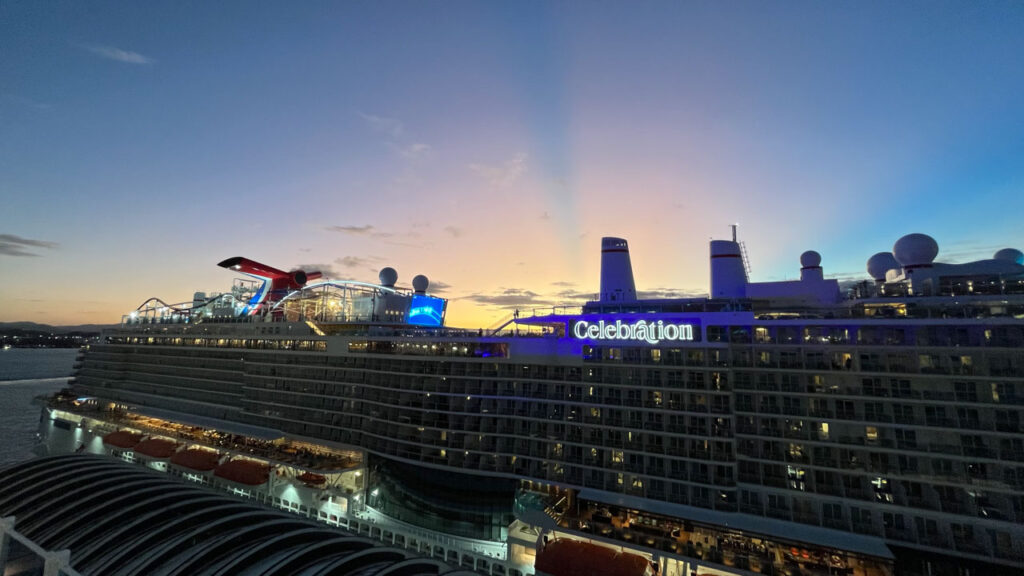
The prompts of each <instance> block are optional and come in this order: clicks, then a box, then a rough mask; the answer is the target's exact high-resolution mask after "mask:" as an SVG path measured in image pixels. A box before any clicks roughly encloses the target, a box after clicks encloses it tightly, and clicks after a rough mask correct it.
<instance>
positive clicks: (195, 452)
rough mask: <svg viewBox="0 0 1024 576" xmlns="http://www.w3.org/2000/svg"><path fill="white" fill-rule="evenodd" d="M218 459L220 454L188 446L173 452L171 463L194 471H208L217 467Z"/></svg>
mask: <svg viewBox="0 0 1024 576" xmlns="http://www.w3.org/2000/svg"><path fill="white" fill-rule="evenodd" d="M218 460H220V454H218V453H217V452H213V451H212V450H203V449H201V448H189V449H188V450H182V451H181V452H175V453H174V455H173V456H171V464H175V465H177V466H181V467H183V468H189V469H191V470H195V471H196V472H209V471H210V470H213V469H214V468H216V467H217V461H218Z"/></svg>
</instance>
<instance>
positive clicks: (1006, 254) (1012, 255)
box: [992, 248, 1024, 264]
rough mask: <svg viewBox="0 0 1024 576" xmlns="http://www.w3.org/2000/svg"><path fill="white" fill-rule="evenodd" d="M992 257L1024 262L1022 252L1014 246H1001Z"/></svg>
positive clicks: (1015, 262)
mask: <svg viewBox="0 0 1024 576" xmlns="http://www.w3.org/2000/svg"><path fill="white" fill-rule="evenodd" d="M992 257H993V258H995V259H996V260H1006V261H1008V262H1013V263H1014V264H1024V252H1021V251H1020V250H1017V249H1016V248H1003V249H1002V250H1000V251H998V252H996V253H995V256H992Z"/></svg>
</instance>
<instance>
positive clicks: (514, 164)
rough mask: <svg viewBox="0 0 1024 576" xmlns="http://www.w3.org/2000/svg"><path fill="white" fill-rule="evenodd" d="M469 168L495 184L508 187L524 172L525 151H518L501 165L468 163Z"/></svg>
mask: <svg viewBox="0 0 1024 576" xmlns="http://www.w3.org/2000/svg"><path fill="white" fill-rule="evenodd" d="M469 169H470V170H472V171H474V172H476V173H477V174H479V175H481V176H483V177H484V178H485V179H487V181H488V182H490V183H491V184H493V185H495V186H503V187H508V186H511V185H513V184H515V182H516V180H518V179H519V177H520V176H522V175H523V173H524V172H526V153H525V152H520V153H518V154H516V155H515V156H513V157H512V159H511V160H507V161H505V162H504V163H502V164H501V165H497V166H494V165H488V164H470V165H469Z"/></svg>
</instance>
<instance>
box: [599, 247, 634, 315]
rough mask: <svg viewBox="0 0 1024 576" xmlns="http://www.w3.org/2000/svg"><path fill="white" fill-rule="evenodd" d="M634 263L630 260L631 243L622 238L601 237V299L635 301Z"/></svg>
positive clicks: (604, 300)
mask: <svg viewBox="0 0 1024 576" xmlns="http://www.w3.org/2000/svg"><path fill="white" fill-rule="evenodd" d="M635 300H636V285H635V284H634V283H633V264H632V263H630V261H629V244H627V243H626V241H625V240H624V239H622V238H611V237H605V238H601V301H602V302H633V301H635Z"/></svg>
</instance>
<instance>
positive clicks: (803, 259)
mask: <svg viewBox="0 0 1024 576" xmlns="http://www.w3.org/2000/svg"><path fill="white" fill-rule="evenodd" d="M800 266H802V267H804V268H814V267H815V266H821V254H818V253H817V252H815V251H814V250H808V251H807V252H804V253H803V254H801V255H800Z"/></svg>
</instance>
